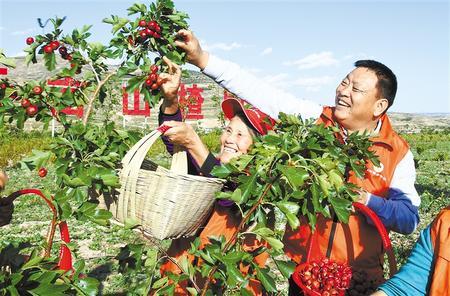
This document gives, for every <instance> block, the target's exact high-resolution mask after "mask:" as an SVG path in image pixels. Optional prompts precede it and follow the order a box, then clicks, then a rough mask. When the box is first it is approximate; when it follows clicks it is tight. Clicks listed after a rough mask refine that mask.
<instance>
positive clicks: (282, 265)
mask: <svg viewBox="0 0 450 296" xmlns="http://www.w3.org/2000/svg"><path fill="white" fill-rule="evenodd" d="M274 262H275V264H276V265H277V267H278V270H279V271H280V272H281V274H282V275H283V276H284V277H285V278H287V279H288V278H289V277H290V276H291V274H293V273H294V271H295V267H296V266H297V264H296V263H295V262H292V261H281V260H275V259H274Z"/></svg>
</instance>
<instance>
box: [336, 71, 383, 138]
mask: <svg viewBox="0 0 450 296" xmlns="http://www.w3.org/2000/svg"><path fill="white" fill-rule="evenodd" d="M377 82H378V78H377V76H376V74H375V73H374V72H373V71H372V70H370V69H368V68H361V67H359V68H356V69H354V70H353V71H352V72H350V73H349V74H348V75H347V76H346V77H345V78H344V80H342V82H341V83H340V84H339V85H338V87H337V88H336V99H335V104H336V109H335V111H334V115H335V117H336V119H337V120H338V122H339V123H340V124H341V125H342V126H343V127H344V128H346V129H347V130H348V131H351V132H352V131H363V130H366V129H367V130H372V129H374V128H375V126H376V117H377V115H379V114H378V113H377V112H378V110H379V109H377V108H379V105H378V106H377V103H378V101H379V100H380V98H379V94H378V89H377V87H376V86H377Z"/></svg>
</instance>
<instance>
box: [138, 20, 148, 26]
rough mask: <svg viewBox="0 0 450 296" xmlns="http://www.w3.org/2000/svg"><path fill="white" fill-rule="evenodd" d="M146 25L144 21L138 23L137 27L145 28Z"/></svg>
mask: <svg viewBox="0 0 450 296" xmlns="http://www.w3.org/2000/svg"><path fill="white" fill-rule="evenodd" d="M146 25H147V22H146V21H145V20H140V21H139V27H145V26H146Z"/></svg>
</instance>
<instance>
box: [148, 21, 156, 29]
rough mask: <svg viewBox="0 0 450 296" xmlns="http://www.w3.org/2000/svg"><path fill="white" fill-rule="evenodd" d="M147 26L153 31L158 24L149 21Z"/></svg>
mask: <svg viewBox="0 0 450 296" xmlns="http://www.w3.org/2000/svg"><path fill="white" fill-rule="evenodd" d="M147 26H148V27H149V28H150V29H154V28H156V26H158V24H157V23H156V22H155V21H149V22H148V25H147Z"/></svg>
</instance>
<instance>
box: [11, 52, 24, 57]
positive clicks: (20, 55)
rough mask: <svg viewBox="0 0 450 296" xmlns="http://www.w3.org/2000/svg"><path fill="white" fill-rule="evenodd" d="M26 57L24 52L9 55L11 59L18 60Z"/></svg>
mask: <svg viewBox="0 0 450 296" xmlns="http://www.w3.org/2000/svg"><path fill="white" fill-rule="evenodd" d="M26 55H27V53H26V52H24V51H19V52H18V53H15V54H13V55H11V57H13V58H18V57H24V56H26Z"/></svg>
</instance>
